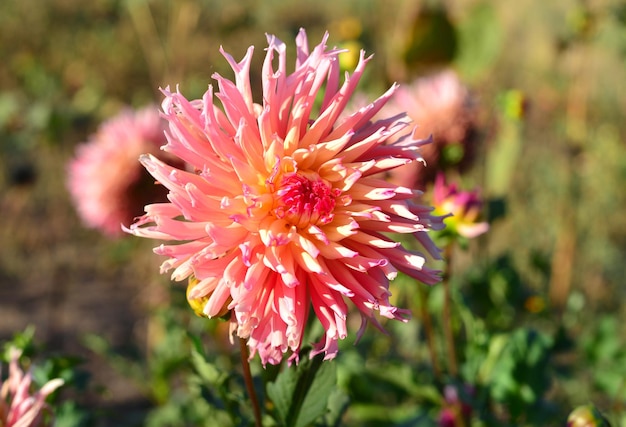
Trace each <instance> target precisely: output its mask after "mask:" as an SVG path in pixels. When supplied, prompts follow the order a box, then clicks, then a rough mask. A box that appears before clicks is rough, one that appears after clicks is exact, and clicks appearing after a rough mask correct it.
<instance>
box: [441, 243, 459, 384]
mask: <svg viewBox="0 0 626 427" xmlns="http://www.w3.org/2000/svg"><path fill="white" fill-rule="evenodd" d="M445 260H446V267H445V270H444V273H443V280H442V283H441V285H442V286H443V294H444V298H443V330H444V334H445V337H446V345H447V347H448V371H449V373H450V375H451V376H452V377H456V376H457V373H458V367H457V360H456V346H455V344H454V331H453V330H452V315H451V305H452V295H451V292H450V273H451V270H452V267H451V264H452V244H451V243H450V244H448V245H447V246H446V247H445Z"/></svg>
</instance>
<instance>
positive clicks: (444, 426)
mask: <svg viewBox="0 0 626 427" xmlns="http://www.w3.org/2000/svg"><path fill="white" fill-rule="evenodd" d="M464 388H465V393H466V394H469V395H472V394H474V389H473V387H471V386H465V387H464ZM471 414H472V407H471V406H470V405H469V404H468V403H466V402H464V401H463V400H461V398H460V396H459V391H458V390H457V388H456V387H455V386H453V385H446V386H445V388H444V402H443V408H442V409H441V412H440V413H439V420H438V425H439V427H458V426H467V425H469V417H470V416H471Z"/></svg>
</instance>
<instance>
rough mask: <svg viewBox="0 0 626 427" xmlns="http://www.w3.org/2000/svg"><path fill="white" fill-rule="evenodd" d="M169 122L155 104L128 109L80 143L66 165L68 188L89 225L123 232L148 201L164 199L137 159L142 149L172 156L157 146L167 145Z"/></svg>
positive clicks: (116, 233)
mask: <svg viewBox="0 0 626 427" xmlns="http://www.w3.org/2000/svg"><path fill="white" fill-rule="evenodd" d="M165 123H166V122H165V121H164V120H163V119H162V118H161V117H160V116H159V110H158V108H157V107H146V108H144V109H142V110H138V111H134V110H131V109H125V110H123V111H122V112H120V113H119V114H118V115H116V116H115V117H113V118H111V119H109V120H107V121H105V122H104V123H102V125H101V126H100V127H99V128H98V130H97V132H96V133H95V134H93V135H91V137H90V139H89V141H88V142H87V143H85V144H81V145H79V146H78V147H77V149H76V156H75V158H73V159H72V160H70V162H69V163H68V167H67V173H68V175H67V187H68V190H69V192H70V195H71V196H72V200H73V202H74V204H75V206H76V210H77V212H78V214H79V216H80V218H81V219H82V221H83V222H84V224H85V225H86V226H88V227H90V228H95V229H98V230H100V231H101V232H102V233H104V234H105V235H107V236H110V237H117V236H121V235H123V232H122V228H121V225H122V224H124V225H129V224H130V223H131V222H132V221H133V219H134V218H135V217H137V216H140V215H141V214H142V213H143V207H144V206H145V205H146V204H147V203H150V202H155V201H165V195H166V192H165V191H164V190H163V188H162V187H161V186H157V185H154V180H153V179H152V178H151V177H150V175H149V174H147V173H146V172H145V170H144V168H143V167H142V166H141V164H140V163H139V161H138V159H139V156H140V155H141V154H144V153H152V154H154V155H156V156H158V157H160V158H162V159H171V156H170V155H167V154H166V153H164V152H162V151H160V149H159V148H160V146H162V145H164V144H165V143H166V139H165V135H164V130H165ZM177 164H178V163H177Z"/></svg>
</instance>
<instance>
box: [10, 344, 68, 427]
mask: <svg viewBox="0 0 626 427" xmlns="http://www.w3.org/2000/svg"><path fill="white" fill-rule="evenodd" d="M10 353H11V361H10V364H9V376H8V378H7V379H6V380H5V381H4V382H3V383H2V385H1V386H0V426H2V427H39V426H44V425H51V424H50V423H48V422H46V420H45V419H44V413H45V412H47V411H48V409H49V408H48V405H47V404H46V402H45V401H46V398H47V397H48V396H49V395H50V394H51V393H52V392H53V391H55V390H56V389H57V388H59V387H60V386H61V385H63V380H62V379H60V378H57V379H53V380H51V381H48V382H47V383H46V384H45V385H44V386H43V387H42V388H41V389H40V390H38V391H36V392H35V393H33V394H31V393H32V391H31V388H32V376H31V374H30V372H28V373H24V372H23V371H22V369H21V368H20V366H19V358H20V355H21V352H20V351H19V350H17V349H15V348H12V349H11V352H10Z"/></svg>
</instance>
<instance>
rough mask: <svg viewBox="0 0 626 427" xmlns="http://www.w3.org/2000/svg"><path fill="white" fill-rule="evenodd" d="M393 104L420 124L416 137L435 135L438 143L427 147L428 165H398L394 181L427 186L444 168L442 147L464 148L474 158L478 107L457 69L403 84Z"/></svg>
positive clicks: (464, 151) (417, 127)
mask: <svg viewBox="0 0 626 427" xmlns="http://www.w3.org/2000/svg"><path fill="white" fill-rule="evenodd" d="M390 107H391V109H393V110H394V111H395V112H398V113H399V112H406V113H407V114H408V116H409V117H410V118H411V119H412V120H413V122H414V123H416V124H417V126H416V127H415V131H414V133H413V137H414V138H426V137H428V136H429V135H432V137H433V142H434V143H433V144H430V145H429V146H426V147H424V150H423V157H424V160H425V161H426V165H427V166H428V167H427V168H423V167H420V166H419V165H417V164H410V165H406V166H403V167H401V168H398V169H396V170H394V171H392V172H391V173H390V178H391V180H392V181H393V182H395V183H397V184H399V185H404V186H413V185H417V186H418V187H420V188H423V187H424V186H425V184H426V183H428V182H432V181H433V179H434V177H435V173H436V172H437V171H438V170H440V169H441V166H442V165H441V155H442V150H443V149H444V147H446V146H449V145H451V144H459V145H460V146H461V147H462V150H463V158H464V159H465V160H468V159H469V158H470V157H471V155H472V153H471V151H472V146H471V145H472V141H471V139H472V134H473V121H474V109H473V107H472V105H471V97H470V94H469V91H468V90H467V88H466V87H465V86H464V85H463V84H462V83H461V81H460V80H459V78H458V76H457V74H456V73H455V72H454V71H452V70H444V71H440V72H439V73H436V74H434V75H431V76H428V77H422V78H419V79H417V80H415V81H413V82H412V83H410V84H408V85H401V86H400V88H399V89H398V92H397V94H396V96H395V97H394V98H393V100H392V101H391V102H390ZM404 132H410V129H406V130H405V131H404Z"/></svg>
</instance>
